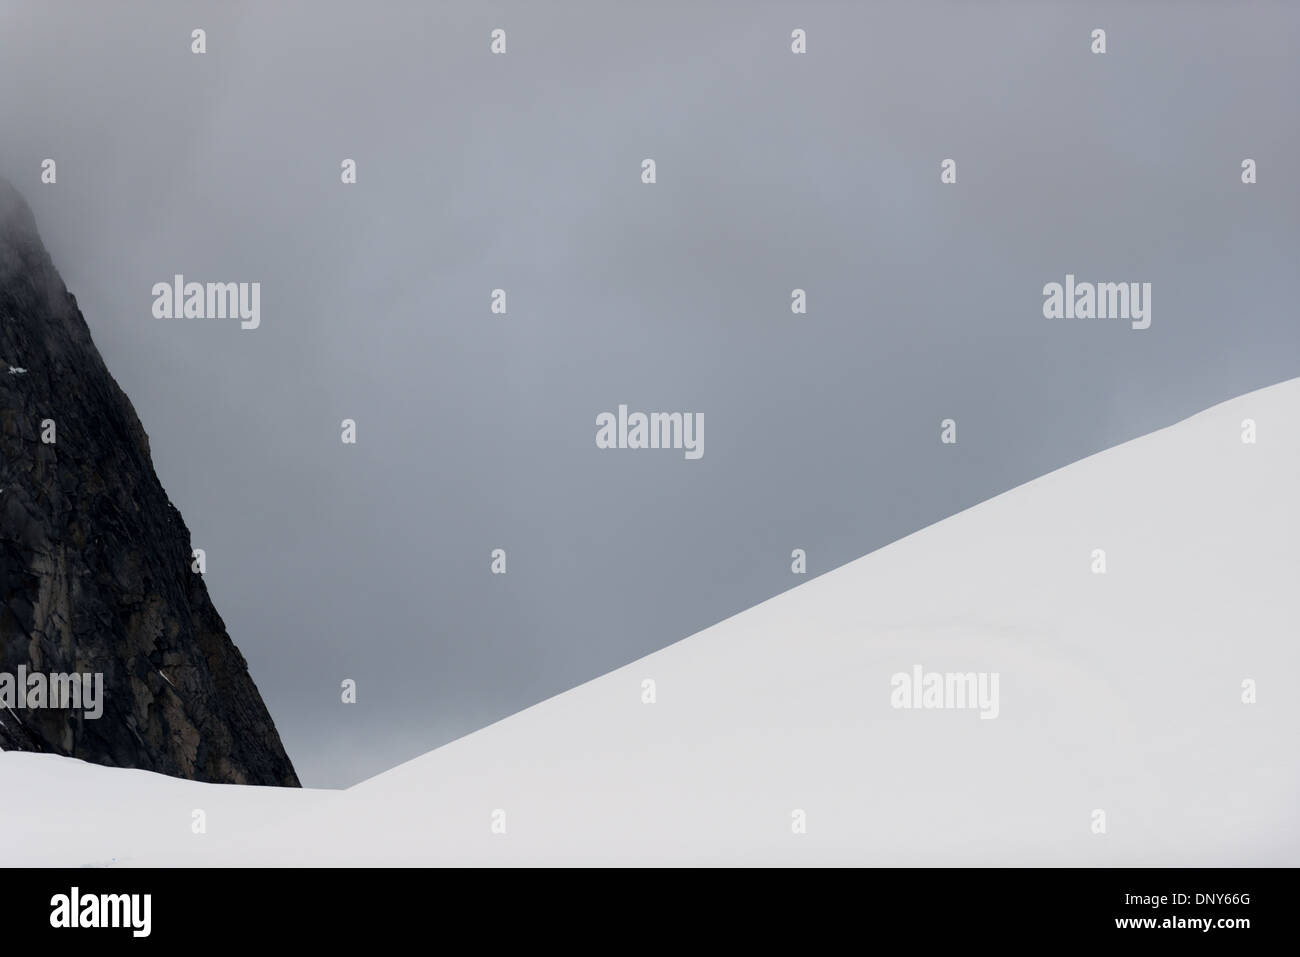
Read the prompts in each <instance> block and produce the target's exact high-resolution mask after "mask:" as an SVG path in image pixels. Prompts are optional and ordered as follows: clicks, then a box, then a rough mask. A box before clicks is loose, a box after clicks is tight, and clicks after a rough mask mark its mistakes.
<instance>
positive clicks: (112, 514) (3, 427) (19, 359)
mask: <svg viewBox="0 0 1300 957" xmlns="http://www.w3.org/2000/svg"><path fill="white" fill-rule="evenodd" d="M191 562H192V547H191V541H190V534H189V530H188V529H187V528H186V527H185V523H184V521H183V520H182V519H181V516H180V512H179V511H177V509H176V508H175V506H174V505H173V504H172V503H171V501H170V500H169V499H168V497H167V493H166V492H165V491H164V490H163V487H162V485H161V483H160V482H159V481H158V477H157V475H156V474H155V473H154V469H153V464H152V461H151V457H150V454H149V442H148V437H147V436H146V434H145V431H144V428H143V427H142V426H141V424H140V420H139V418H138V417H137V416H136V413H135V409H134V408H133V407H132V405H131V402H130V400H129V399H128V398H127V397H126V395H125V393H123V391H122V390H121V389H120V388H119V387H118V385H117V383H116V382H115V381H114V380H113V377H112V376H111V375H110V374H109V372H108V369H107V368H106V367H105V365H104V362H103V359H102V358H101V357H100V354H99V350H98V349H96V347H95V344H94V342H93V340H92V338H91V335H90V330H89V328H88V327H87V325H86V322H85V319H84V318H83V316H82V314H81V312H80V310H79V309H78V308H77V304H76V300H75V299H73V297H72V296H71V295H70V294H69V293H68V291H67V289H66V287H65V286H64V284H63V281H62V279H61V278H60V277H59V275H58V272H57V270H56V269H55V268H54V265H53V263H52V262H51V260H50V257H49V255H48V253H46V251H45V248H44V246H43V245H42V243H41V240H40V236H39V233H38V232H37V228H36V221H35V218H34V217H33V216H32V212H31V209H30V207H29V206H28V205H27V202H26V200H25V199H23V197H22V196H21V195H20V194H19V193H18V191H17V190H16V189H14V187H13V186H12V185H11V184H9V183H8V182H6V181H5V180H3V179H0V748H3V749H5V750H23V751H41V752H51V753H55V754H63V755H68V756H72V757H77V758H82V759H84V760H87V761H91V762H95V763H98V764H105V765H110V766H117V767H130V768H143V769H146V770H152V771H159V772H162V773H165V774H171V775H175V776H178V777H185V778H192V779H195V780H201V781H211V782H227V783H239V784H275V785H286V786H297V785H298V778H297V775H296V774H295V772H294V770H293V765H292V763H291V762H290V761H289V758H288V756H287V755H286V754H285V751H284V748H283V746H282V745H281V743H280V738H279V735H278V733H277V732H276V729H275V725H274V723H273V722H272V720H271V717H270V714H269V713H268V712H267V709H266V706H265V704H264V703H263V701H262V698H261V695H260V694H259V693H258V690H257V687H256V685H255V684H254V683H253V680H252V678H251V677H250V676H249V673H248V666H247V663H246V662H245V660H244V657H243V655H242V654H240V652H239V649H238V648H236V647H235V645H234V643H233V642H232V641H231V640H230V637H229V635H228V634H227V633H226V628H225V625H224V623H223V622H222V620H221V616H220V615H218V614H217V611H216V609H215V608H213V606H212V602H211V600H210V599H209V596H208V591H207V586H206V585H205V584H204V581H203V575H202V574H201V573H199V572H196V571H193V570H192V567H191ZM78 698H80V699H81V700H77V699H78Z"/></svg>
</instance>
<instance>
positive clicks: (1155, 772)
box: [0, 379, 1300, 866]
mask: <svg viewBox="0 0 1300 957" xmlns="http://www.w3.org/2000/svg"><path fill="white" fill-rule="evenodd" d="M1246 419H1250V420H1252V422H1253V423H1254V430H1255V437H1256V441H1255V442H1253V443H1249V442H1244V441H1243V431H1244V430H1245V428H1246V426H1245V424H1244V423H1245V420H1246ZM1297 490H1300V379H1294V380H1290V381H1288V382H1284V383H1281V384H1279V385H1275V386H1272V387H1270V388H1267V389H1263V390H1260V391H1257V392H1252V393H1250V394H1248V395H1245V396H1241V397H1239V398H1237V399H1233V400H1230V401H1228V402H1225V403H1222V404H1220V405H1217V406H1215V407H1213V408H1211V409H1209V410H1207V411H1205V412H1202V413H1200V414H1198V415H1196V416H1193V417H1192V418H1190V419H1187V420H1184V421H1183V422H1180V423H1178V424H1177V425H1175V426H1171V427H1170V428H1167V429H1163V430H1160V431H1158V432H1154V433H1151V434H1149V435H1146V436H1144V437H1142V438H1139V439H1136V440H1134V441H1131V442H1128V443H1125V444H1123V445H1120V446H1116V447H1115V448H1112V449H1109V450H1107V451H1105V452H1102V453H1099V454H1097V455H1094V456H1091V457H1089V458H1087V459H1084V460H1082V461H1079V462H1076V463H1074V464H1072V465H1070V466H1067V467H1065V468H1063V469H1060V470H1058V471H1055V472H1052V473H1050V474H1048V475H1045V476H1042V477H1041V478H1038V479H1035V480H1034V481H1031V482H1029V483H1027V484H1025V485H1022V486H1020V487H1018V488H1016V489H1013V490H1011V491H1009V492H1007V493H1005V494H1003V495H999V496H997V497H995V498H993V499H990V500H988V501H986V502H983V503H981V504H980V505H977V506H975V507H973V508H971V509H968V510H966V511H964V512H961V513H959V514H958V515H955V516H953V517H951V518H949V519H946V520H944V521H942V522H939V523H937V524H935V525H932V526H930V527H928V528H925V529H922V530H921V531H919V532H917V533H915V534H913V535H910V536H908V537H906V538H904V539H901V540H899V541H897V542H894V543H892V544H890V545H888V546H886V547H885V548H882V549H880V550H878V551H876V552H873V553H871V554H869V555H866V556H864V557H863V558H860V559H858V560H856V561H853V562H851V563H849V564H847V565H844V566H842V567H840V568H838V569H836V570H834V571H832V572H828V573H827V574H824V575H822V576H820V577H818V578H816V579H813V580H811V581H809V582H807V583H806V584H804V585H801V586H799V587H798V588H794V589H791V590H790V591H787V592H784V593H782V594H780V595H778V596H776V597H775V598H772V599H770V600H768V601H766V602H763V603H762V604H760V605H756V606H755V607H753V608H751V609H749V610H747V611H745V612H742V613H741V614H738V615H736V616H734V617H732V618H729V619H727V620H726V621H723V622H721V623H719V624H717V625H714V626H712V627H710V628H707V629H705V630H704V631H702V632H700V633H698V634H696V635H694V636H692V637H690V638H688V639H685V640H683V641H680V642H678V643H676V644H674V645H671V646H669V647H667V648H665V649H663V650H662V651H659V652H656V653H655V654H652V655H649V656H647V657H646V658H643V659H641V660H639V661H636V662H634V663H632V664H630V665H628V666H626V667H623V668H620V669H618V670H616V671H613V672H611V673H609V674H607V675H604V676H602V677H600V678H598V679H596V680H594V681H591V682H588V683H586V684H584V685H581V686H580V687H578V688H575V689H573V690H571V691H569V692H566V693H564V694H561V695H559V696H557V697H555V698H551V699H549V700H547V701H544V702H542V703H541V704H538V705H536V706H534V707H532V708H529V709H527V710H525V711H522V712H520V713H519V714H516V715H514V716H512V717H510V718H507V719H505V720H503V721H501V722H498V723H497V724H494V725H492V726H490V727H488V728H485V729H483V730H482V731H479V732H476V733H474V734H471V735H469V736H467V737H465V738H462V739H460V740H458V741H455V742H453V743H451V744H449V745H446V746H445V747H442V748H439V749H438V750H436V751H432V752H430V753H429V754H426V755H424V756H423V757H420V758H417V759H415V760H414V761H410V762H407V763H406V764H403V765H401V766H399V767H397V768H394V769H393V770H391V771H388V772H386V773H384V774H381V775H379V776H377V777H375V778H372V779H370V780H369V781H366V782H363V783H362V784H359V785H357V786H356V787H353V788H351V789H349V790H347V791H342V792H319V791H304V792H300V793H298V794H296V795H295V794H292V793H290V794H283V795H282V794H278V793H275V791H276V789H258V788H236V787H228V786H227V787H216V786H210V785H197V784H192V783H189V782H170V781H167V783H166V785H165V786H164V785H162V784H158V783H157V782H162V781H165V780H166V779H162V778H158V777H157V776H153V775H147V774H143V773H141V772H121V771H111V770H107V769H93V770H94V773H96V774H101V775H109V776H115V777H121V776H123V775H134V777H133V778H132V779H131V780H132V782H133V783H132V784H131V787H130V788H128V789H127V790H128V791H130V792H131V793H132V795H133V797H132V798H131V803H132V805H133V806H136V807H143V806H150V807H152V808H153V813H154V817H155V818H157V817H158V815H159V811H158V808H157V807H156V806H155V805H159V804H160V803H161V805H163V806H165V807H166V808H167V813H168V814H170V815H172V816H171V817H170V818H169V819H168V824H167V829H168V830H167V831H166V834H167V835H168V836H167V838H166V839H165V840H164V839H163V838H162V837H159V836H158V834H157V833H156V832H157V831H158V829H159V828H160V827H161V825H160V824H158V823H156V822H155V823H153V824H150V822H148V821H145V820H143V818H144V817H145V816H146V815H140V817H141V820H136V821H134V823H131V822H127V823H126V824H124V825H122V826H120V827H119V826H116V825H115V824H114V818H113V817H112V815H111V814H109V813H108V812H105V814H103V815H101V816H100V823H99V824H97V825H96V826H95V827H94V829H93V830H91V829H89V828H86V829H83V832H82V833H81V834H78V835H76V837H77V838H78V841H77V845H76V848H72V849H70V848H68V847H67V846H66V845H67V844H68V843H69V842H68V839H67V838H66V837H65V836H62V835H64V832H63V831H62V830H61V827H62V826H63V824H64V823H66V820H67V819H68V817H69V816H70V815H74V814H81V813H83V812H82V811H81V810H80V809H79V808H80V804H78V802H83V803H84V802H93V801H94V800H95V798H92V797H88V796H87V795H93V794H96V793H97V788H99V786H98V785H96V788H88V787H85V786H75V787H74V786H71V782H68V781H65V780H63V779H64V778H67V777H68V776H69V775H73V776H74V777H76V776H77V775H74V774H73V772H70V771H67V768H69V767H73V768H76V769H77V774H80V773H82V772H87V773H88V769H87V768H85V767H84V766H79V763H77V762H71V763H67V762H66V759H59V758H49V757H45V756H39V755H13V754H5V755H0V784H9V785H11V786H9V787H2V786H0V814H5V815H16V816H19V817H22V818H24V819H25V824H26V827H25V828H21V829H17V830H22V831H23V832H24V833H21V834H19V833H17V832H16V829H12V828H11V829H9V831H8V832H7V833H6V834H5V836H4V837H3V838H0V860H5V861H6V862H8V861H9V860H10V859H11V858H15V857H16V858H17V859H16V860H13V863H24V862H34V863H81V861H80V860H72V859H71V858H72V857H76V856H80V857H88V858H89V859H91V860H107V859H109V858H111V857H114V856H117V857H123V856H126V857H129V858H130V859H131V861H132V862H133V863H164V864H168V863H179V864H201V863H230V864H236V863H264V864H282V863H319V864H332V863H342V864H352V863H355V864H398V865H402V864H744V865H751V864H778V865H779V864H796V865H829V864H836V865H854V864H862V865H871V864H882V865H928V864H948V865H1037V864H1081V865H1121V866H1127V865H1170V866H1192V865H1202V866H1230V865H1239V866H1240V865H1296V864H1300V820H1297V810H1296V807H1295V803H1294V796H1295V794H1296V793H1298V792H1300V756H1297V754H1296V753H1295V749H1294V747H1293V742H1292V740H1291V738H1292V732H1293V730H1294V728H1295V727H1297V726H1298V725H1300V703H1298V702H1297V696H1295V695H1294V694H1293V693H1292V691H1291V689H1289V688H1288V687H1287V686H1286V685H1285V684H1284V682H1285V680H1286V676H1288V675H1292V674H1295V673H1297V672H1300V667H1298V666H1300V651H1298V650H1297V643H1296V641H1295V633H1296V626H1297V623H1300V589H1297V588H1296V587H1295V582H1296V581H1300V551H1298V550H1297V547H1296V544H1297V539H1300V496H1298V495H1297ZM1097 550H1101V551H1103V552H1104V563H1105V565H1104V567H1105V571H1104V573H1099V572H1098V571H1097V570H1096V569H1097V568H1098V563H1097ZM918 667H919V668H921V669H922V670H923V672H925V673H931V672H933V673H939V674H958V675H965V674H984V675H991V674H997V675H998V676H999V678H1000V680H999V683H998V688H999V702H998V705H999V706H998V709H997V716H996V718H995V719H992V720H985V719H982V718H981V717H980V713H979V711H977V710H974V709H971V708H962V707H895V704H896V703H897V700H898V699H897V698H896V697H895V695H894V691H895V685H894V683H893V682H894V676H896V675H900V674H905V675H906V674H911V673H913V671H914V669H916V668H918ZM647 680H650V681H653V682H654V703H653V704H650V703H645V699H646V690H645V689H646V686H645V684H644V682H645V681H647ZM1247 681H1253V682H1255V685H1254V694H1255V696H1256V697H1255V700H1254V703H1247V700H1244V699H1249V698H1250V697H1251V695H1250V694H1249V693H1248V691H1247V688H1246V687H1244V686H1243V682H1247ZM949 703H951V702H949ZM55 769H59V773H58V774H55V773H54V771H55ZM19 779H21V781H22V787H18V786H17V782H18V780H19ZM123 780H125V779H123ZM61 784H62V785H67V786H66V788H65V789H62V790H57V789H58V788H59V787H60V785H61ZM178 785H181V786H184V787H186V788H189V789H193V790H192V791H188V792H187V793H186V796H185V798H184V799H183V800H181V799H178V798H177V797H175V796H174V795H171V796H165V795H164V793H163V792H168V794H170V791H169V789H170V790H171V791H174V790H175V788H176V787H177V786H178ZM123 787H125V785H123ZM33 789H36V790H37V791H38V792H42V794H41V796H40V797H39V798H37V799H33V795H32V790H33ZM56 790H57V793H53V792H55V791H56ZM100 790H101V792H102V789H100ZM45 792H51V793H45ZM137 792H138V793H137ZM191 794H192V795H193V797H191V796H190V795H191ZM206 794H215V795H216V796H214V797H212V798H209V800H210V801H218V800H220V801H221V802H225V803H224V804H221V805H220V806H219V808H218V813H217V814H209V816H208V834H207V835H206V837H203V838H197V837H194V836H192V835H191V834H190V833H189V827H190V824H189V820H190V819H189V809H188V808H187V807H184V808H182V810H183V814H182V816H181V817H180V818H177V817H176V816H175V814H176V813H177V812H176V811H175V809H176V807H178V806H181V805H185V804H188V803H191V802H193V801H197V800H198V799H199V796H201V795H206ZM59 795H62V798H60V796H59ZM60 800H62V802H63V807H64V810H63V811H62V812H61V813H62V814H63V815H64V817H62V818H60V817H58V814H59V813H60V812H59V811H58V810H57V808H56V809H55V810H54V811H51V810H49V808H50V807H51V806H54V805H57V804H58V802H59V801H60ZM178 801H179V804H178ZM295 802H296V803H295ZM194 806H200V805H198V804H195V805H194ZM214 806H216V805H214ZM1099 811H1100V812H1104V824H1105V830H1104V832H1098V830H1097V824H1098V820H1099V818H1098V816H1097V812H1099ZM800 812H801V813H800ZM7 819H9V820H14V819H15V818H14V817H7ZM133 820H134V819H133ZM801 824H802V827H803V830H802V832H800V825H801ZM115 827H116V831H115ZM115 841H116V843H114V842H115ZM114 850H118V851H120V852H121V853H119V854H114V853H113V851H114ZM128 851H130V852H132V853H128ZM60 855H61V856H60ZM55 858H58V859H57V860H56V859H55Z"/></svg>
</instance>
